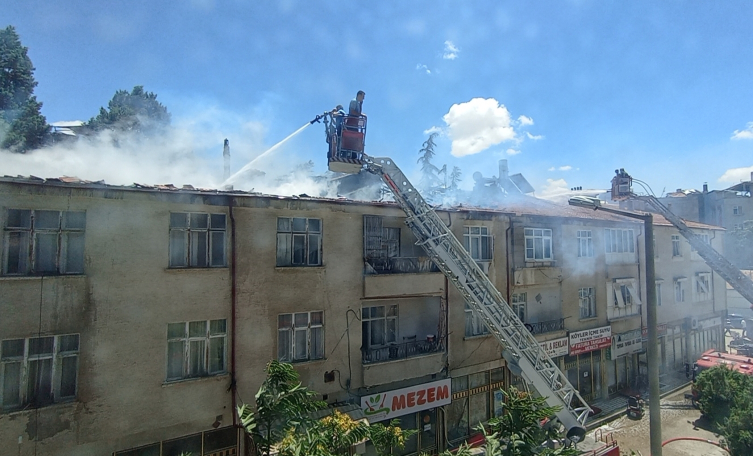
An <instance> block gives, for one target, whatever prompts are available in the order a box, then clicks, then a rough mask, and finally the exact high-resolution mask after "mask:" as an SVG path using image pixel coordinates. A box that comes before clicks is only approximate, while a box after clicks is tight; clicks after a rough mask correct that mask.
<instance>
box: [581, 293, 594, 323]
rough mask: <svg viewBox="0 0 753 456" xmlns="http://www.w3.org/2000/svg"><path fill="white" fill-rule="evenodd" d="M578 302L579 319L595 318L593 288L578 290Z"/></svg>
mask: <svg viewBox="0 0 753 456" xmlns="http://www.w3.org/2000/svg"><path fill="white" fill-rule="evenodd" d="M578 301H579V303H580V318H581V319H585V318H594V317H596V300H595V298H594V289H593V287H585V288H581V289H579V290H578Z"/></svg>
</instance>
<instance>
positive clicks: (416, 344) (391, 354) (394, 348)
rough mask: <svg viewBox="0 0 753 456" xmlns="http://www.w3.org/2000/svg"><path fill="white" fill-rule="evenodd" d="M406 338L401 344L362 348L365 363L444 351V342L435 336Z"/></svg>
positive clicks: (382, 361)
mask: <svg viewBox="0 0 753 456" xmlns="http://www.w3.org/2000/svg"><path fill="white" fill-rule="evenodd" d="M404 339H407V341H406V342H403V343H400V344H397V343H396V344H389V345H385V346H383V347H369V348H362V349H361V354H362V361H363V364H376V363H384V362H387V361H397V360H401V359H408V358H413V357H416V356H424V355H430V354H432V353H439V352H442V351H444V343H443V342H442V341H440V340H437V339H436V338H434V337H427V338H426V339H425V340H416V336H412V338H410V337H406V338H404Z"/></svg>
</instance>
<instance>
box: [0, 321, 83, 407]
mask: <svg viewBox="0 0 753 456" xmlns="http://www.w3.org/2000/svg"><path fill="white" fill-rule="evenodd" d="M78 356H79V336H78V334H66V335H60V336H46V337H34V338H28V339H7V340H3V341H2V344H0V372H2V375H1V376H0V397H2V410H3V411H4V412H6V411H12V410H17V409H20V408H25V407H43V406H45V405H49V404H52V403H56V402H65V401H69V400H72V399H75V397H76V391H77V386H78Z"/></svg>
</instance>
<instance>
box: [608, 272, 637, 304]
mask: <svg viewBox="0 0 753 456" xmlns="http://www.w3.org/2000/svg"><path fill="white" fill-rule="evenodd" d="M612 291H613V297H614V299H613V305H614V306H616V307H629V306H632V305H633V304H638V305H640V304H641V297H640V295H638V288H637V287H636V281H635V279H616V280H614V281H613V282H612Z"/></svg>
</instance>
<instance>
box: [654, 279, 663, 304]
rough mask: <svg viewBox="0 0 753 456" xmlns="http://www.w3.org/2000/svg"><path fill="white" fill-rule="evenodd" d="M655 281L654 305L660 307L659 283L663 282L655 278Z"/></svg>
mask: <svg viewBox="0 0 753 456" xmlns="http://www.w3.org/2000/svg"><path fill="white" fill-rule="evenodd" d="M655 283H656V305H657V306H659V307H661V284H662V283H663V282H662V281H660V280H657V281H656V282H655Z"/></svg>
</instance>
